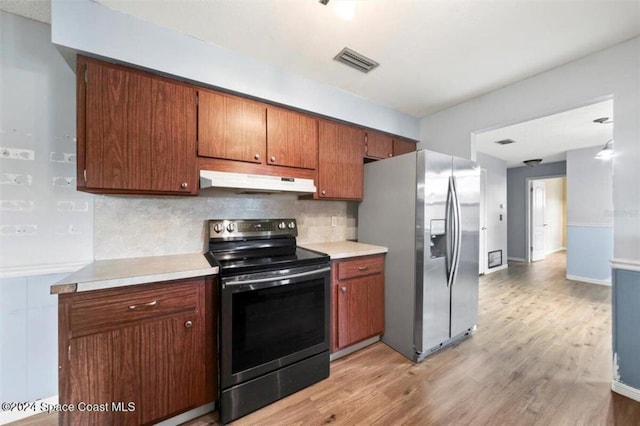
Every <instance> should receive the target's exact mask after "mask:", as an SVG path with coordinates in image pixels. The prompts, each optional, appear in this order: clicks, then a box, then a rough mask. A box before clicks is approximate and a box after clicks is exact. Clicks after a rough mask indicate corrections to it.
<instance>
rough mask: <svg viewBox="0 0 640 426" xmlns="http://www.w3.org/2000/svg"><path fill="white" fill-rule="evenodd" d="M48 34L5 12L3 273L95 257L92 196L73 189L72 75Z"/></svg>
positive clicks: (0, 81) (0, 107)
mask: <svg viewBox="0 0 640 426" xmlns="http://www.w3.org/2000/svg"><path fill="white" fill-rule="evenodd" d="M49 37H50V34H49V27H48V26H47V25H44V24H40V23H38V22H35V21H31V20H29V19H26V18H22V17H18V16H15V15H11V14H9V13H6V12H1V13H0V40H2V48H1V49H0V52H1V53H0V55H1V64H0V67H1V68H0V93H1V94H2V96H0V111H1V112H2V113H1V114H0V139H1V141H0V153H1V154H0V167H1V172H0V276H3V275H4V276H6V275H7V274H14V275H15V274H20V270H21V269H23V268H39V267H41V268H42V269H43V270H45V269H47V268H48V269H51V267H52V266H54V268H53V269H55V267H59V265H64V264H72V265H75V266H77V264H79V263H88V262H90V261H91V260H92V259H93V235H92V234H93V201H92V197H91V196H90V195H88V194H83V193H79V192H77V191H76V190H75V186H76V178H75V175H76V155H75V152H76V148H75V145H76V141H75V126H76V124H75V123H76V120H75V95H74V93H75V76H74V74H73V72H72V71H71V70H70V69H69V67H68V66H67V64H66V63H65V61H64V60H63V59H62V57H60V55H59V53H58V52H57V50H56V49H55V48H54V47H53V46H52V45H51V43H50V42H48V39H49ZM23 155H24V156H23Z"/></svg>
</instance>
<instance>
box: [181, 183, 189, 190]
mask: <svg viewBox="0 0 640 426" xmlns="http://www.w3.org/2000/svg"><path fill="white" fill-rule="evenodd" d="M188 187H189V184H188V183H187V182H182V183H181V184H180V188H182V189H187V188H188Z"/></svg>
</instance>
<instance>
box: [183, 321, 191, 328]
mask: <svg viewBox="0 0 640 426" xmlns="http://www.w3.org/2000/svg"><path fill="white" fill-rule="evenodd" d="M192 325H193V322H191V320H189V321H187V322H185V323H184V328H191V326H192Z"/></svg>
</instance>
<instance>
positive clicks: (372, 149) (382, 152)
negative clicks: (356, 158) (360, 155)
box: [364, 131, 393, 159]
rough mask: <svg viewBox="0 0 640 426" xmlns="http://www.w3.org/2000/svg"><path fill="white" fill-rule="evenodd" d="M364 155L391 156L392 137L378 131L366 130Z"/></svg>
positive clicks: (367, 156) (372, 156)
mask: <svg viewBox="0 0 640 426" xmlns="http://www.w3.org/2000/svg"><path fill="white" fill-rule="evenodd" d="M364 155H365V157H366V158H374V159H383V158H388V157H393V138H392V137H391V136H387V135H385V134H382V133H378V132H371V131H368V132H367V136H366V143H365V154H364Z"/></svg>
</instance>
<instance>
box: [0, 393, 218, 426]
mask: <svg viewBox="0 0 640 426" xmlns="http://www.w3.org/2000/svg"><path fill="white" fill-rule="evenodd" d="M27 404H30V407H29V408H30V409H28V410H18V409H17V408H16V409H14V410H12V411H0V425H4V424H7V423H11V422H15V421H18V420H23V419H26V418H27V417H31V416H35V415H36V414H40V413H46V412H47V407H51V408H50V409H51V410H53V407H52V406H55V405H57V404H58V395H55V396H51V397H49V398H43V399H38V400H37V401H35V402H34V403H27ZM215 409H216V403H215V402H211V403H209V404H207V405H203V406H202V407H198V408H194V409H193V410H190V411H187V412H186V413H182V414H179V415H177V416H175V417H172V418H170V419H167V420H165V421H163V422H160V423H157V424H156V425H160V426H174V425H179V424H182V423H184V422H188V421H189V420H193V419H195V418H198V417H200V416H203V415H205V414H207V413H210V412H211V411H214V410H215Z"/></svg>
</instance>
